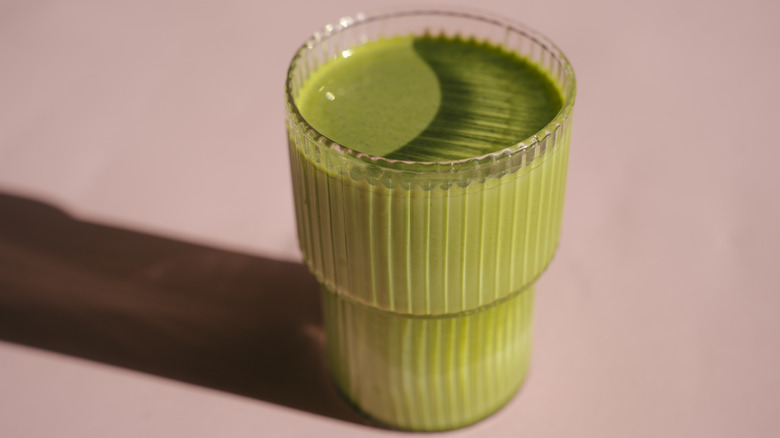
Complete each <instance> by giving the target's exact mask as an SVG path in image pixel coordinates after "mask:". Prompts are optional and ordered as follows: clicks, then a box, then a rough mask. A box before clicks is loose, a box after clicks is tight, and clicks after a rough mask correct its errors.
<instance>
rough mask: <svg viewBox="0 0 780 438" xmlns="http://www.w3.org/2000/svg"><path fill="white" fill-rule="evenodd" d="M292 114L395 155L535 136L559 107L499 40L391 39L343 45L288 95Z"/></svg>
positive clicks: (487, 147)
mask: <svg viewBox="0 0 780 438" xmlns="http://www.w3.org/2000/svg"><path fill="white" fill-rule="evenodd" d="M296 102H297V104H298V107H299V109H300V111H301V114H302V115H303V117H304V118H306V119H307V120H308V121H309V123H310V124H311V125H312V126H313V127H314V128H315V129H317V130H318V131H320V133H322V134H323V135H325V136H326V137H328V138H330V139H332V140H334V141H336V142H337V143H339V144H341V145H343V146H346V147H348V148H350V149H354V150H357V151H359V152H364V153H367V154H370V155H374V156H381V157H386V158H391V159H397V160H414V161H449V160H457V159H463V158H469V157H477V156H481V155H484V154H487V153H490V152H495V151H497V150H501V149H503V148H506V147H509V146H511V145H513V144H516V143H518V142H519V141H521V140H523V139H525V138H528V137H530V136H532V135H534V134H536V133H537V132H538V131H539V130H541V129H542V128H544V127H545V126H546V125H547V124H548V123H549V122H550V121H551V120H552V119H553V118H554V117H555V115H556V114H557V113H558V111H559V110H560V109H561V105H562V99H561V95H560V92H559V91H558V90H557V89H556V87H555V86H554V85H553V83H552V82H551V81H550V80H549V78H548V77H547V76H546V75H545V74H544V73H542V72H541V71H540V70H539V69H538V68H537V67H536V66H534V65H533V64H531V63H530V62H528V61H526V60H524V59H522V58H519V57H518V56H516V55H514V54H510V53H508V52H506V51H504V50H502V49H500V48H497V47H495V46H492V45H487V44H483V43H477V42H474V41H470V40H463V39H450V38H444V37H418V38H414V37H411V36H410V37H398V38H393V39H385V40H379V41H376V42H372V43H368V44H365V45H363V46H359V47H357V48H355V49H351V50H345V51H343V52H342V53H341V55H340V58H338V59H336V60H335V61H332V62H330V63H327V64H326V65H325V66H323V67H321V68H320V69H319V70H317V71H316V72H315V73H314V74H313V75H312V77H311V78H309V80H308V81H307V82H306V84H305V85H304V87H303V88H302V90H301V92H300V95H299V97H298V99H297V101H296Z"/></svg>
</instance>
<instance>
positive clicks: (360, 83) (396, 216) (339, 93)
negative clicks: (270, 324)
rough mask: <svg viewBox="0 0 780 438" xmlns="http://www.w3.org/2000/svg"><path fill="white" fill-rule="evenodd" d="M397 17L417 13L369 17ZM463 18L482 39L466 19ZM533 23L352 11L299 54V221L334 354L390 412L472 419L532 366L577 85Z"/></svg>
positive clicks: (374, 410)
mask: <svg viewBox="0 0 780 438" xmlns="http://www.w3.org/2000/svg"><path fill="white" fill-rule="evenodd" d="M410 17H411V18H413V19H414V18H422V19H420V20H419V21H417V22H415V23H417V24H415V23H412V25H409V24H408V22H409V20H410ZM412 21H414V20H412ZM395 22H399V23H401V22H403V23H407V24H403V25H398V27H397V29H395V30H394V31H393V32H392V33H390V34H381V35H378V34H377V32H375V28H379V29H382V30H385V31H386V29H387V26H388V23H390V24H393V23H395ZM432 22H433V23H437V25H438V27H433V26H430V23H432ZM464 22H470V24H469V26H468V27H467V28H468V29H470V30H471V31H473V32H475V34H474V35H476V36H475V37H473V38H472V34H459V33H458V29H461V28H463V24H464ZM474 23H476V25H474ZM429 26H430V27H429ZM447 26H449V28H448V27H447ZM480 26H481V27H480ZM391 27H392V26H391ZM496 27H498V28H499V30H500V31H501V32H494V30H495V29H494V28H496ZM483 28H484V29H486V31H485V32H484V33H487V35H484V34H480V33H479V31H480V29H483ZM431 29H445V30H446V29H452V30H453V31H452V32H446V31H445V33H444V34H442V33H440V32H438V33H434V32H432V31H431ZM495 35H499V36H500V38H499V39H500V41H493V39H495ZM539 38H541V37H539V36H538V35H535V34H533V33H531V32H530V31H527V30H523V29H519V28H517V27H506V26H504V25H500V24H498V23H496V22H495V21H491V20H484V19H479V18H477V17H472V16H467V15H463V14H452V13H439V12H423V13H416V15H415V14H408V13H405V14H398V15H396V16H386V17H379V18H374V19H364V20H359V21H358V22H355V21H353V20H347V21H345V20H342V22H340V25H339V26H336V28H333V27H331V28H329V29H328V28H326V31H325V33H324V34H317V35H316V36H315V38H313V39H312V40H310V41H309V42H308V43H307V45H306V46H304V48H302V49H301V51H300V52H299V54H298V55H297V56H296V58H295V59H294V60H293V64H292V66H291V68H290V76H289V78H288V133H289V137H290V157H291V167H292V174H293V183H294V193H295V202H296V212H297V220H298V232H299V238H300V243H301V249H302V252H303V255H304V259H305V262H306V264H307V265H308V267H309V268H310V270H311V271H312V272H313V273H314V275H315V276H316V277H317V278H318V280H319V281H320V282H321V284H322V285H323V293H322V297H323V314H324V321H325V329H326V335H327V345H328V347H327V348H328V363H329V367H330V370H331V373H332V374H333V377H334V381H335V382H336V384H337V386H338V388H339V389H340V390H341V392H342V393H343V394H344V395H345V397H346V398H347V399H348V400H350V401H351V402H352V403H353V404H354V405H355V406H356V408H357V409H359V410H361V411H362V412H364V413H365V414H367V415H368V416H370V417H372V418H374V419H376V420H378V421H380V422H382V423H384V424H386V425H389V426H392V427H397V428H403V429H410V430H444V429H451V428H456V427H460V426H464V425H467V424H471V423H474V422H475V421H478V420H480V419H482V418H484V417H486V416H488V415H490V414H491V413H493V412H495V411H496V410H498V409H499V408H500V407H501V406H503V405H504V404H505V403H506V402H507V401H508V400H509V399H510V398H511V397H512V396H513V395H514V394H515V392H516V391H517V389H518V387H519V386H520V385H521V383H522V381H523V379H524V377H525V373H526V370H527V367H528V362H529V358H530V347H531V323H532V306H533V299H534V298H533V286H534V283H535V281H536V279H537V278H538V277H539V275H541V273H542V272H543V271H544V269H545V268H546V266H547V264H548V263H549V262H550V260H551V259H552V256H553V254H554V252H555V248H556V246H557V242H558V236H559V231H560V225H561V214H562V204H563V194H564V186H565V178H566V166H567V159H568V147H569V133H570V113H571V107H572V103H573V96H574V78H573V73H572V72H571V69H570V67H569V66H568V63H566V61H565V58H563V55H561V54H560V52H558V51H557V49H554V46H552V45H551V44H547V43H543V42H541V41H544V40H540V39H539ZM534 45H536V46H534ZM545 51H546V52H545Z"/></svg>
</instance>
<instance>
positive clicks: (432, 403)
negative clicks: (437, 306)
mask: <svg viewBox="0 0 780 438" xmlns="http://www.w3.org/2000/svg"><path fill="white" fill-rule="evenodd" d="M322 297H323V299H322V302H323V314H324V323H325V330H326V336H327V338H326V339H327V352H328V353H327V356H328V365H329V368H330V372H331V375H332V377H333V379H334V381H335V383H336V386H337V388H338V389H339V391H340V392H341V393H342V395H343V396H344V397H345V398H346V399H347V400H348V401H349V402H350V403H351V404H352V405H353V406H354V407H355V408H356V409H357V410H358V411H360V412H361V413H363V414H364V415H366V416H368V417H370V418H372V419H374V420H375V421H377V422H379V423H381V424H382V425H385V426H387V427H390V428H394V429H404V430H414V431H441V430H448V429H456V428H459V427H464V426H468V425H470V424H473V423H476V422H478V421H480V420H482V419H484V418H486V417H489V416H490V415H492V414H493V413H495V412H496V411H498V410H500V409H501V408H502V407H503V406H504V405H505V404H506V403H508V402H509V400H511V399H512V397H513V396H514V395H515V393H516V392H517V391H518V389H519V388H520V386H521V385H522V383H523V381H524V379H525V375H526V373H527V370H528V364H529V361H530V356H531V335H532V319H533V313H532V311H533V297H534V290H533V286H531V287H528V288H526V289H524V290H523V291H521V292H518V293H516V294H514V295H511V296H509V297H507V298H506V299H504V300H501V301H499V302H496V303H494V304H491V305H489V306H485V307H483V308H480V309H476V310H474V311H469V312H463V313H459V314H454V315H437V316H417V315H415V316H412V315H403V314H398V313H392V312H387V311H382V310H378V309H376V308H373V307H369V306H365V305H363V304H359V303H356V302H354V301H350V300H348V299H344V298H343V297H340V296H339V295H337V294H334V293H332V292H330V291H328V290H326V289H324V288H323V293H322Z"/></svg>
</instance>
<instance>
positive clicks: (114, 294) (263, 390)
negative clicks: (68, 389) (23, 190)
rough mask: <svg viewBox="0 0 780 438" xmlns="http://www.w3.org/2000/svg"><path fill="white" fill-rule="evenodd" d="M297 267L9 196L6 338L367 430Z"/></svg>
mask: <svg viewBox="0 0 780 438" xmlns="http://www.w3.org/2000/svg"><path fill="white" fill-rule="evenodd" d="M319 306H320V302H319V288H318V285H317V282H316V281H315V280H314V278H313V277H312V276H311V275H310V274H309V273H308V271H307V270H306V268H305V267H304V266H303V265H301V264H299V263H288V262H282V261H277V260H271V259H267V258H262V257H252V256H247V255H242V254H237V253H232V252H227V251H222V250H218V249H213V248H208V247H204V246H198V245H193V244H189V243H184V242H179V241H175V240H170V239H166V238H162V237H156V236H151V235H147V234H141V233H137V232H133V231H128V230H123V229H118V228H112V227H108V226H103V225H97V224H92V223H88V222H82V221H79V220H75V219H73V218H71V217H70V216H68V215H67V214H65V213H63V212H62V211H60V210H58V209H56V208H54V207H52V206H49V205H46V204H43V203H40V202H37V201H32V200H29V199H24V198H19V197H15V196H10V195H5V194H2V193H0V339H3V340H6V341H10V342H15V343H19V344H26V345H29V346H33V347H37V348H43V349H47V350H52V351H56V352H59V353H64V354H68V355H73V356H79V357H82V358H87V359H91V360H95V361H99V362H104V363H108V364H111V365H117V366H120V367H125V368H130V369H133V370H138V371H142V372H145V373H150V374H155V375H159V376H163V377H167V378H171V379H176V380H181V381H184V382H188V383H192V384H196V385H201V386H207V387H210V388H216V389H219V390H222V391H228V392H232V393H235V394H240V395H243V396H247V397H252V398H255V399H259V400H264V401H268V402H271V403H276V404H279V405H284V406H288V407H291V408H295V409H300V410H304V411H308V412H312V413H315V414H320V415H324V416H328V417H333V418H337V419H341V420H344V421H350V422H354V423H361V424H362V423H364V420H363V419H362V418H361V417H360V416H358V415H357V414H355V413H354V412H353V411H352V410H351V409H350V408H349V407H348V406H347V404H346V403H345V402H344V401H343V400H342V399H341V398H340V396H339V395H338V393H337V392H336V390H335V388H334V387H333V386H332V383H331V382H330V380H329V378H328V376H327V374H326V371H325V367H324V359H323V329H322V321H321V317H320V310H319Z"/></svg>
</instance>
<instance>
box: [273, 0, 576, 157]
mask: <svg viewBox="0 0 780 438" xmlns="http://www.w3.org/2000/svg"><path fill="white" fill-rule="evenodd" d="M426 15H435V16H445V17H447V16H449V17H457V18H465V19H470V20H476V21H481V22H483V23H486V24H490V25H496V26H499V27H503V28H504V29H505V30H506V31H511V32H516V33H517V34H520V35H523V36H525V37H526V38H528V39H530V40H531V41H533V42H534V43H535V44H537V45H538V46H540V47H541V48H542V49H544V50H546V51H547V52H548V53H550V54H551V55H553V56H555V57H557V58H558V59H559V60H560V62H561V66H562V68H563V70H564V71H563V74H564V75H565V77H566V78H567V80H568V83H567V86H566V89H565V90H564V89H563V88H564V87H563V86H562V84H560V83H559V82H558V81H557V80H555V79H554V78H550V79H551V80H552V81H553V83H555V86H556V88H559V90H560V91H561V95H562V97H563V104H562V105H561V109H560V110H559V111H558V113H557V114H556V115H555V117H553V118H552V120H550V122H549V123H547V124H546V125H545V126H544V127H542V128H541V129H540V130H539V131H537V132H536V133H534V134H533V135H531V136H529V137H526V138H524V139H521V140H520V141H518V142H516V143H513V144H512V145H509V146H507V147H504V148H502V149H498V150H496V151H493V152H489V153H486V154H483V155H478V156H474V157H467V158H460V159H457V160H444V161H413V160H398V159H392V158H386V157H382V156H377V155H372V154H368V153H365V152H360V151H357V150H355V149H352V148H350V147H348V146H345V145H342V144H340V143H338V142H336V141H334V140H332V139H331V138H329V137H328V136H326V135H325V134H323V133H322V132H320V131H319V130H317V128H315V127H314V126H312V124H311V123H309V121H308V120H307V119H306V118H305V117H304V116H303V115H302V114H301V112H300V110H299V109H298V105H297V104H296V103H295V97H294V96H293V77H294V71H295V69H296V67H297V63H298V61H299V60H300V59H301V58H302V56H303V55H304V53H305V52H306V51H307V50H311V49H313V48H314V47H315V45H317V44H320V43H322V42H325V41H326V40H328V39H329V38H331V37H333V36H335V35H337V34H338V33H340V32H342V31H344V30H346V29H348V28H352V27H355V26H359V25H362V24H368V23H371V22H373V21H379V20H383V19H392V18H403V17H407V16H426ZM502 48H504V49H506V50H510V51H512V52H513V53H516V54H517V55H518V56H523V55H522V54H521V53H518V52H516V51H514V50H511V48H509V47H504V46H502ZM530 62H532V63H533V64H534V65H536V66H538V67H541V66H540V65H539V64H537V63H536V62H534V61H533V60H531V61H530ZM576 94H577V81H576V77H575V74H574V69H573V68H572V66H571V63H570V62H569V60H568V58H566V55H564V53H563V51H562V50H561V49H560V48H558V46H557V45H555V43H553V42H552V41H551V40H550V39H549V38H547V37H546V36H544V35H543V34H541V33H539V32H537V31H535V30H533V29H532V28H530V27H529V26H527V25H524V24H521V23H517V22H514V21H512V20H510V19H507V18H504V17H498V16H495V15H492V14H490V13H486V12H484V11H478V12H474V11H468V10H458V9H455V8H420V9H401V10H391V11H379V12H377V13H373V14H371V13H369V14H367V13H363V12H358V13H356V14H355V15H354V16H345V17H342V18H340V19H339V20H338V21H337V22H336V23H335V24H326V25H325V26H324V27H323V28H322V29H321V30H319V31H317V32H314V33H313V34H312V35H311V37H309V38H308V39H307V40H306V41H305V42H304V43H303V44H302V45H301V46H300V47H299V48H298V50H296V52H295V55H294V56H293V58H292V60H291V61H290V64H289V67H288V69H287V78H286V81H285V98H286V102H287V108H288V111H289V112H290V115H291V116H292V117H293V118H294V121H293V123H296V124H298V125H299V128H301V129H302V131H303V132H304V133H306V135H309V136H310V137H311V138H312V140H314V142H315V144H317V145H318V147H321V148H324V149H327V150H331V151H335V152H338V154H339V155H341V156H343V157H345V158H347V157H352V158H354V159H356V160H358V161H361V162H364V163H369V164H375V165H378V166H380V167H382V168H386V169H388V170H390V169H392V170H399V171H414V172H420V171H423V172H426V171H427V170H428V169H430V171H434V172H436V171H441V170H442V168H449V169H450V170H451V171H454V170H455V169H462V168H474V167H479V166H480V165H481V164H483V163H494V162H496V161H498V160H500V159H503V158H506V157H511V156H515V155H517V154H521V153H525V152H526V151H528V150H532V149H534V147H536V146H538V145H540V144H543V143H545V142H546V140H547V139H548V138H549V137H550V136H551V135H552V134H553V133H554V132H556V131H557V130H558V129H559V128H561V127H562V126H563V125H564V123H566V121H567V119H568V118H569V117H570V115H571V113H572V110H573V108H574V101H575V97H576Z"/></svg>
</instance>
